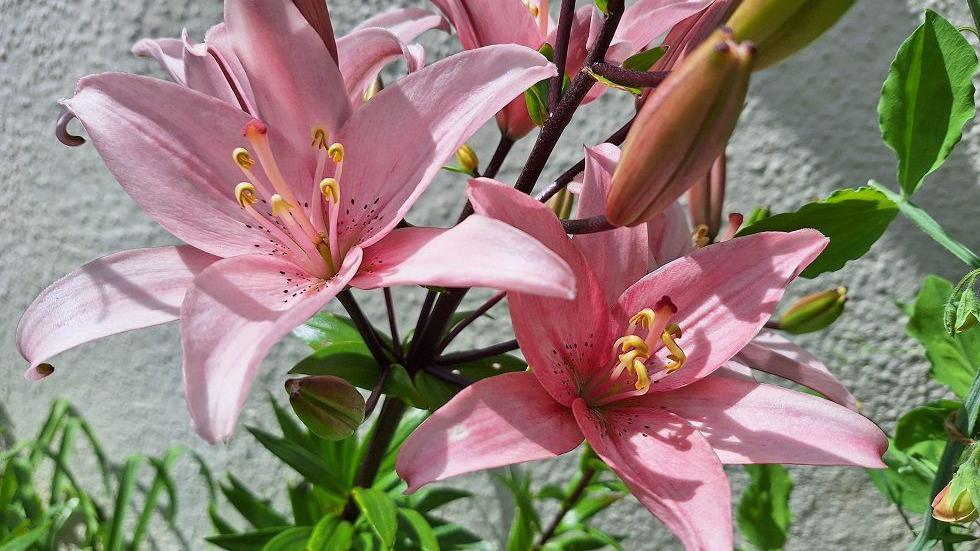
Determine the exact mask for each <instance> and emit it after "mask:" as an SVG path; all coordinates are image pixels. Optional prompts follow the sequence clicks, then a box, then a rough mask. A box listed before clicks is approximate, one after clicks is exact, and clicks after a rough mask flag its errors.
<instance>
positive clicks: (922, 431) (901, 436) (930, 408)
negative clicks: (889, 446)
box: [894, 400, 961, 461]
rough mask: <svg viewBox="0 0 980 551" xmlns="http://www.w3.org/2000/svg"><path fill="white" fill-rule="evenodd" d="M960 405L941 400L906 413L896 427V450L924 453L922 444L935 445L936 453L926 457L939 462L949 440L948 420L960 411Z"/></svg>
mask: <svg viewBox="0 0 980 551" xmlns="http://www.w3.org/2000/svg"><path fill="white" fill-rule="evenodd" d="M960 405H961V404H960V403H959V402H954V401H952V400H939V401H936V402H932V403H930V404H926V405H924V406H921V407H917V408H915V409H913V410H910V411H908V412H906V413H905V414H904V415H902V417H901V418H900V419H899V420H898V425H896V427H895V440H894V445H895V448H897V449H898V450H901V451H904V452H907V453H911V452H912V448H913V447H915V448H916V449H917V451H919V453H924V452H922V451H921V450H922V449H923V448H922V446H921V444H923V443H927V444H930V443H934V445H935V448H936V449H935V452H934V453H929V454H927V455H926V457H930V456H934V457H935V460H937V461H938V459H939V456H940V455H942V452H943V447H944V446H945V445H946V440H947V436H946V429H945V424H946V419H947V418H948V417H949V416H950V415H952V414H953V413H955V412H956V411H958V410H959V409H960Z"/></svg>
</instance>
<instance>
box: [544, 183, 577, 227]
mask: <svg viewBox="0 0 980 551" xmlns="http://www.w3.org/2000/svg"><path fill="white" fill-rule="evenodd" d="M574 204H575V197H574V196H573V195H572V192H571V191H568V188H567V187H566V188H562V190H561V191H559V192H558V193H556V194H555V196H554V197H552V198H551V199H548V207H550V208H551V210H552V212H554V213H555V216H557V217H558V218H561V219H562V220H565V219H568V217H569V216H571V215H572V207H573V206H574Z"/></svg>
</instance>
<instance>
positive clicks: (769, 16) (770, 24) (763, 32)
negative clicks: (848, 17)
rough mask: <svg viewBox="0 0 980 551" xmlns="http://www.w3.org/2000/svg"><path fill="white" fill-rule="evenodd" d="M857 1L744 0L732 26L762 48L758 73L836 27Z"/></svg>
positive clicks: (756, 64) (740, 34) (734, 16)
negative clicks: (838, 21) (835, 24)
mask: <svg viewBox="0 0 980 551" xmlns="http://www.w3.org/2000/svg"><path fill="white" fill-rule="evenodd" d="M854 2H855V0H744V1H743V2H742V4H741V6H739V8H738V9H737V10H735V14H734V15H732V18H731V19H730V20H729V21H728V26H729V27H731V28H732V30H733V31H734V32H735V37H736V39H738V40H751V41H752V42H754V43H755V45H756V47H758V48H759V56H758V58H757V59H756V63H755V70H756V71H760V70H762V69H765V68H767V67H771V66H772V65H775V64H776V63H779V62H780V61H782V60H783V59H786V58H787V57H789V56H791V55H793V54H795V53H796V52H798V51H799V50H802V49H803V48H804V47H806V46H807V45H808V44H810V43H811V42H813V41H814V40H816V39H817V38H819V37H820V35H822V34H823V33H824V32H825V31H827V29H829V28H830V27H832V26H833V25H834V23H836V22H837V20H838V19H840V18H841V16H843V15H844V13H845V12H847V10H848V9H850V7H851V6H853V5H854Z"/></svg>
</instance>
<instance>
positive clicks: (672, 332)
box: [661, 324, 687, 375]
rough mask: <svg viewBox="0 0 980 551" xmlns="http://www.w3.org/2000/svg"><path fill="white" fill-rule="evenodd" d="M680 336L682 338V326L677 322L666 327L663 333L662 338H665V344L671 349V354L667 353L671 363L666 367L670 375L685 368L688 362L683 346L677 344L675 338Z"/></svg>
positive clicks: (665, 369)
mask: <svg viewBox="0 0 980 551" xmlns="http://www.w3.org/2000/svg"><path fill="white" fill-rule="evenodd" d="M679 338H681V328H680V327H678V326H677V325H676V324H675V325H671V326H670V327H668V328H667V329H665V330H664V332H663V334H662V335H661V340H663V343H664V346H666V347H667V350H670V354H668V355H667V359H668V360H670V363H669V364H668V365H667V367H665V368H664V371H665V372H666V373H667V374H668V375H670V374H671V373H673V372H675V371H677V370H679V369H681V368H683V367H684V364H685V363H687V355H686V354H684V351H683V350H681V347H680V346H678V345H677V341H675V340H674V339H679Z"/></svg>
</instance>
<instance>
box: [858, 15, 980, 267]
mask: <svg viewBox="0 0 980 551" xmlns="http://www.w3.org/2000/svg"><path fill="white" fill-rule="evenodd" d="M976 1H980V0H976ZM870 185H871V187H873V188H875V189H876V190H878V191H880V192H881V193H883V194H884V195H885V196H886V197H888V198H889V199H891V200H892V201H894V202H895V204H896V205H898V208H899V210H901V211H902V214H904V215H905V216H906V218H908V219H909V220H911V221H912V222H914V223H915V225H916V226H919V229H920V230H922V231H923V232H924V233H925V234H926V235H928V236H929V237H931V238H933V239H934V240H935V241H936V242H937V243H939V244H940V245H942V246H943V248H945V249H946V250H947V251H949V252H950V253H952V254H953V256H955V257H956V258H959V259H960V260H962V261H963V262H965V263H966V265H967V266H970V267H971V268H974V269H977V268H980V256H978V255H977V254H976V253H974V252H973V251H971V250H970V248H969V247H967V246H966V245H964V244H962V243H960V242H959V241H957V240H955V239H953V238H952V237H951V236H950V235H949V234H948V233H946V230H944V229H943V227H942V226H940V225H939V222H936V220H935V219H934V218H933V217H932V216H929V213H927V212H926V211H924V210H922V209H921V208H920V207H918V206H917V205H916V204H915V203H912V202H911V201H909V199H908V198H907V197H903V196H901V195H899V194H897V193H895V192H893V191H892V190H890V189H888V188H886V187H885V186H883V185H881V184H879V183H877V182H871V184H870Z"/></svg>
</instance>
